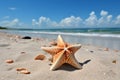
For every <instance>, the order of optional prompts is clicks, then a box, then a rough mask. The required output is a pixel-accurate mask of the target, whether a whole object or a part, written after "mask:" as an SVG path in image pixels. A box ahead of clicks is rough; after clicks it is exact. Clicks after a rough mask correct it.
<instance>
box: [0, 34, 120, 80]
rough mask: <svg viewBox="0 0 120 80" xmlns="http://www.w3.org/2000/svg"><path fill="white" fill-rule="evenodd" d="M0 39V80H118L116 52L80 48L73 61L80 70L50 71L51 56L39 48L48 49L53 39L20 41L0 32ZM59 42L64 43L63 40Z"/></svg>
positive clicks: (20, 39) (36, 38)
mask: <svg viewBox="0 0 120 80" xmlns="http://www.w3.org/2000/svg"><path fill="white" fill-rule="evenodd" d="M0 37H1V38H0V80H14V79H15V80H79V79H81V80H88V79H90V80H119V79H120V76H119V75H120V71H119V67H120V58H119V57H120V50H117V49H109V48H107V47H99V46H93V45H90V44H86V45H85V44H82V47H81V49H79V50H78V51H77V52H76V53H75V57H76V59H77V61H78V62H79V63H82V64H83V66H82V67H83V69H81V70H77V69H74V68H73V67H71V66H68V65H63V66H62V67H61V68H60V69H58V70H56V71H50V70H49V69H50V66H51V65H50V64H51V62H50V61H49V58H50V57H51V56H50V55H49V54H48V53H46V52H44V51H43V50H41V49H40V48H41V47H42V46H51V45H50V42H51V41H53V39H47V38H42V37H41V38H40V37H34V38H33V37H32V39H22V37H23V36H21V35H15V34H14V35H13V34H9V33H3V32H0ZM56 38H57V37H56ZM56 38H54V39H56ZM63 39H64V40H65V41H68V40H67V38H65V36H63ZM68 42H69V41H68ZM69 43H71V44H73V43H76V42H75V41H72V42H69ZM39 54H42V55H45V56H46V58H45V60H34V58H35V57H36V56H37V55H39ZM9 59H12V60H13V61H14V62H13V63H10V64H9V63H6V62H5V61H6V60H9ZM17 68H27V70H28V71H30V74H21V73H19V72H18V71H16V69H17Z"/></svg>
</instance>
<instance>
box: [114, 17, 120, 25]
mask: <svg viewBox="0 0 120 80" xmlns="http://www.w3.org/2000/svg"><path fill="white" fill-rule="evenodd" d="M115 24H116V25H120V15H118V16H117V17H116V20H115Z"/></svg>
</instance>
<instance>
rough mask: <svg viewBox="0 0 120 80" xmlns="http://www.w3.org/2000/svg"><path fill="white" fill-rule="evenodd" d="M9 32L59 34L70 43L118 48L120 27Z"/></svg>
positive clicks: (49, 37)
mask: <svg viewBox="0 0 120 80" xmlns="http://www.w3.org/2000/svg"><path fill="white" fill-rule="evenodd" d="M0 31H1V32H7V33H11V34H19V35H22V36H31V37H39V38H47V39H50V40H51V39H56V38H57V35H59V34H61V35H62V36H63V37H64V39H65V41H68V42H70V43H81V44H92V45H97V46H101V47H108V48H112V49H119V50H120V28H77V29H76V28H72V29H14V30H0Z"/></svg>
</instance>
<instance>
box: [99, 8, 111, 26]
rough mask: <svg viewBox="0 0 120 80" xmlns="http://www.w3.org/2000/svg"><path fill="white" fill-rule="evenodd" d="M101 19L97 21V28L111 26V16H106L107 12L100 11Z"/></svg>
mask: <svg viewBox="0 0 120 80" xmlns="http://www.w3.org/2000/svg"><path fill="white" fill-rule="evenodd" d="M100 14H101V17H100V18H99V20H98V26H102V27H104V26H106V27H107V26H111V25H112V24H111V22H112V17H113V16H112V15H108V12H107V11H104V10H102V11H101V13H100Z"/></svg>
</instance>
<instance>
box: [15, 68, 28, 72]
mask: <svg viewBox="0 0 120 80" xmlns="http://www.w3.org/2000/svg"><path fill="white" fill-rule="evenodd" d="M22 70H27V69H26V68H17V69H16V71H22Z"/></svg>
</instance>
